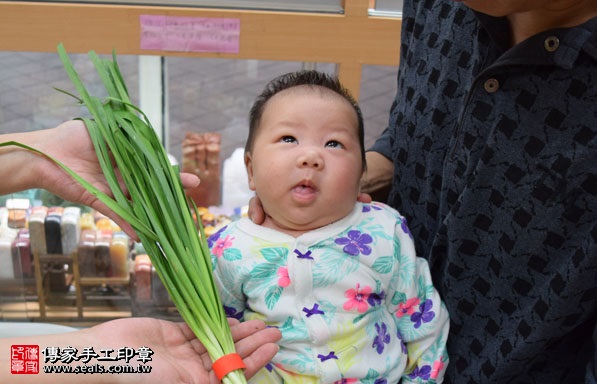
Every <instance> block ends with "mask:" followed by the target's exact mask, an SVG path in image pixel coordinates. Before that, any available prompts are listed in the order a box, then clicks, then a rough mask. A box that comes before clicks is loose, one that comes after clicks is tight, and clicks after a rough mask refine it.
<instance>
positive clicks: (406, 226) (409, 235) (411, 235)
mask: <svg viewBox="0 0 597 384" xmlns="http://www.w3.org/2000/svg"><path fill="white" fill-rule="evenodd" d="M400 228H402V231H403V232H404V233H406V234H407V235H408V237H410V238H411V239H412V238H413V234H412V233H410V229H409V228H408V223H407V222H406V219H405V218H402V222H400Z"/></svg>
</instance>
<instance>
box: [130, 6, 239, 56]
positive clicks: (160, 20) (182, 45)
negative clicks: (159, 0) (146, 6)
mask: <svg viewBox="0 0 597 384" xmlns="http://www.w3.org/2000/svg"><path fill="white" fill-rule="evenodd" d="M139 19H140V20H139V21H140V24H141V49H148V50H158V51H178V52H221V53H238V49H239V39H240V20H239V19H221V18H211V17H176V16H160V15H141V16H140V17H139Z"/></svg>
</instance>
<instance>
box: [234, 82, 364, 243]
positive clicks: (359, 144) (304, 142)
mask: <svg viewBox="0 0 597 384" xmlns="http://www.w3.org/2000/svg"><path fill="white" fill-rule="evenodd" d="M363 142H364V129H363V118H362V114H361V110H360V108H359V106H358V104H357V103H356V101H355V100H354V99H353V97H352V96H351V95H350V93H349V92H348V91H347V90H346V89H345V88H344V87H343V86H342V85H341V84H340V83H339V81H338V80H337V79H336V78H335V77H332V76H330V75H326V74H323V73H320V72H317V71H300V72H293V73H289V74H286V75H283V76H280V77H278V78H276V79H274V80H272V81H271V82H270V83H269V84H268V85H267V86H266V87H265V89H264V91H263V92H262V93H261V95H259V97H257V99H256V101H255V104H254V105H253V108H252V109H251V112H250V124H249V137H248V139H247V144H246V146H245V164H246V166H247V172H248V176H249V186H250V188H251V189H252V190H254V191H255V192H256V194H257V196H259V198H260V200H261V202H262V204H263V207H264V210H265V212H266V216H267V218H266V222H265V223H264V225H265V226H268V227H272V228H275V229H278V230H281V231H284V232H287V233H290V234H293V235H298V234H300V233H303V232H306V231H308V230H312V229H316V228H319V227H322V226H325V225H327V224H330V223H332V222H335V221H337V220H339V219H341V218H342V217H344V216H346V215H347V214H349V213H350V212H351V211H352V209H353V207H354V204H355V202H356V197H357V195H358V192H359V181H360V178H361V176H362V173H363V171H364V169H365V150H364V143H363Z"/></svg>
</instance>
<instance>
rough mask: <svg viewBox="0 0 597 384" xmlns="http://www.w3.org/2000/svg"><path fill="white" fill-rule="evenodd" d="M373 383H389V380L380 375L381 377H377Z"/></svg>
mask: <svg viewBox="0 0 597 384" xmlns="http://www.w3.org/2000/svg"><path fill="white" fill-rule="evenodd" d="M373 384H388V380H386V379H384V378H383V377H380V378H379V379H376V380H375V382H374V383H373Z"/></svg>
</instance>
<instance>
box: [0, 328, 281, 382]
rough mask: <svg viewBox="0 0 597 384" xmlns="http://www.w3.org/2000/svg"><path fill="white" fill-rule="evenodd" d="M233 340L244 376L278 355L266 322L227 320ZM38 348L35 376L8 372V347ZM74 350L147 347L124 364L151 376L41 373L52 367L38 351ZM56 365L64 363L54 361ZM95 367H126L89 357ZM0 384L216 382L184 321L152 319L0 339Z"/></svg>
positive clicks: (75, 363)
mask: <svg viewBox="0 0 597 384" xmlns="http://www.w3.org/2000/svg"><path fill="white" fill-rule="evenodd" d="M229 322H230V323H231V331H232V335H233V338H234V340H235V346H236V351H237V353H238V354H239V355H240V356H241V357H242V358H243V361H244V363H245V365H246V367H247V368H246V370H245V376H247V377H248V378H249V377H251V376H253V375H254V374H255V372H257V371H258V370H259V369H261V368H262V367H263V366H264V365H265V364H267V363H268V362H269V361H270V360H271V359H272V358H273V356H274V355H275V354H276V352H277V351H278V346H277V345H276V344H275V343H276V342H277V341H278V340H279V339H280V332H279V331H278V330H277V329H275V328H266V327H265V323H263V322H262V321H259V320H251V321H246V322H243V323H238V321H236V320H229ZM12 345H38V346H39V359H40V367H42V368H41V369H40V372H39V373H38V374H23V375H21V374H11V373H10V369H9V368H10V360H11V346H12ZM48 347H49V348H52V347H57V348H61V350H62V348H67V347H72V348H76V349H77V351H78V354H77V355H81V352H82V351H83V350H84V349H85V348H88V349H89V348H93V351H94V352H96V353H97V354H98V355H100V356H105V355H106V353H104V352H102V350H107V349H112V350H114V352H113V353H111V354H110V356H116V355H117V353H118V351H119V350H120V349H123V348H131V349H133V350H135V351H137V350H139V348H141V347H147V348H149V349H150V350H151V351H152V352H153V354H151V355H150V357H151V360H150V361H147V362H146V363H143V362H140V361H137V360H136V359H137V357H133V358H132V359H131V360H130V361H129V363H128V365H131V366H134V367H137V366H138V365H139V364H141V365H146V366H149V367H151V372H150V373H135V374H132V373H122V374H99V373H93V374H91V373H88V374H66V373H44V372H43V366H50V367H51V366H52V363H51V362H50V361H48V362H47V363H46V362H44V360H45V356H44V354H43V353H42V352H43V351H44V350H45V349H46V348H48ZM54 364H55V365H66V364H65V363H64V362H62V361H60V360H58V361H56V362H55V363H54ZM95 364H100V365H102V366H104V369H106V370H107V369H109V366H110V365H126V362H125V361H124V360H119V361H110V362H103V361H98V360H97V359H95V358H92V359H91V360H89V362H88V364H87V365H88V366H91V365H93V366H95ZM85 365H86V364H85V363H84V362H82V361H73V362H72V363H70V364H68V366H71V367H73V368H74V367H75V366H85ZM0 367H2V370H0V382H2V383H15V384H18V383H27V384H35V383H63V382H64V383H66V382H69V383H70V382H74V383H143V384H152V383H156V384H164V383H190V384H192V383H197V384H215V383H218V382H219V381H218V380H217V378H216V376H215V374H214V373H213V371H212V370H211V360H210V358H209V356H208V354H207V352H206V350H205V348H204V347H203V345H202V344H201V343H200V342H199V340H198V339H196V338H195V335H194V334H193V333H192V331H191V330H190V329H189V328H188V326H187V325H186V324H184V323H173V322H170V321H165V320H159V319H152V318H126V319H118V320H113V321H109V322H105V323H102V324H99V325H97V326H94V327H91V328H86V329H83V330H80V331H74V332H69V333H59V334H54V335H42V336H40V335H37V336H28V337H13V338H4V339H0Z"/></svg>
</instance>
